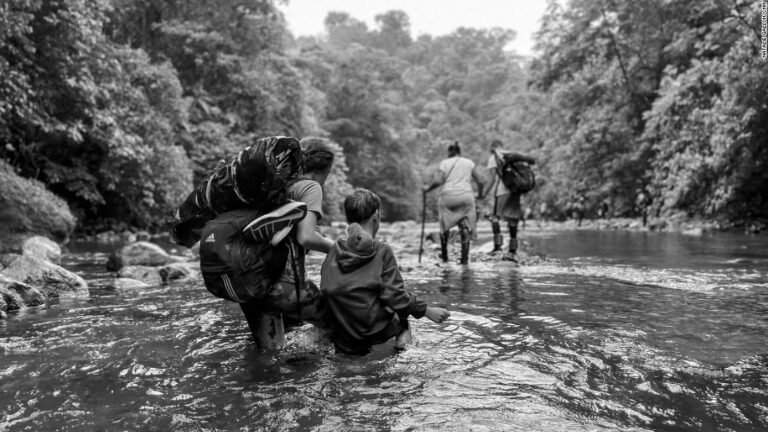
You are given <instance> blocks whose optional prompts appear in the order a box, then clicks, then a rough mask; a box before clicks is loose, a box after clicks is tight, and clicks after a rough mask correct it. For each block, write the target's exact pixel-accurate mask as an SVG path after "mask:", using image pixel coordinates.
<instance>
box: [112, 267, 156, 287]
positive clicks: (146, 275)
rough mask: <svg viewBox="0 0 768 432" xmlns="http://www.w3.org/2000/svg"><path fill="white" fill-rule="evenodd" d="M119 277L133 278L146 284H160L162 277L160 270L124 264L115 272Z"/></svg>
mask: <svg viewBox="0 0 768 432" xmlns="http://www.w3.org/2000/svg"><path fill="white" fill-rule="evenodd" d="M117 274H118V276H120V277H121V278H127V279H135V280H138V281H141V282H144V283H145V284H148V285H160V284H161V283H163V278H162V276H160V270H159V269H158V268H156V267H149V266H126V267H123V268H121V269H120V271H119V272H118V273H117Z"/></svg>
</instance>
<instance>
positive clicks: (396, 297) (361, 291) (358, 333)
mask: <svg viewBox="0 0 768 432" xmlns="http://www.w3.org/2000/svg"><path fill="white" fill-rule="evenodd" d="M380 207H381V199H380V198H379V197H378V195H376V194H375V193H373V192H371V191H369V190H367V189H358V190H356V191H355V192H354V193H353V194H352V195H350V196H348V197H347V198H346V199H345V200H344V213H345V214H346V216H347V222H349V223H350V225H349V227H348V228H347V235H346V237H344V238H341V239H339V240H338V241H337V242H336V243H335V244H334V246H333V247H332V248H331V250H330V252H328V256H327V257H326V258H325V261H324V262H323V266H322V269H321V278H320V283H321V287H322V289H323V292H324V293H325V294H326V296H327V300H328V308H329V309H330V312H331V313H330V315H331V316H332V320H331V321H332V323H333V325H332V329H333V333H332V337H331V338H332V340H333V343H334V345H335V346H336V350H337V351H338V352H341V353H345V354H356V355H365V354H367V353H368V352H370V350H371V346H373V345H376V344H380V343H384V342H386V341H387V340H389V339H391V338H392V337H395V338H396V341H395V348H398V349H402V348H405V345H406V344H407V343H408V342H409V341H410V338H411V332H410V328H409V326H408V316H409V315H410V316H413V317H414V318H417V319H418V318H421V317H423V316H426V317H427V318H429V319H430V320H432V321H434V322H436V323H441V322H443V321H444V320H445V319H446V318H448V317H449V316H450V312H448V311H447V310H446V309H443V308H439V307H433V306H428V305H427V304H426V303H425V302H424V301H423V300H419V299H418V298H417V297H416V296H415V295H414V294H412V293H410V292H408V291H406V289H405V287H404V284H403V277H402V275H400V270H399V268H398V265H397V260H396V259H395V255H394V254H393V253H392V248H390V247H389V245H387V244H385V243H381V242H379V241H378V240H376V233H377V232H378V230H379V225H380V212H379V208H380Z"/></svg>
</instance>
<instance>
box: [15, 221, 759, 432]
mask: <svg viewBox="0 0 768 432" xmlns="http://www.w3.org/2000/svg"><path fill="white" fill-rule="evenodd" d="M407 237H408V238H410V241H412V242H418V232H415V233H413V235H410V236H407ZM522 237H523V239H525V240H526V241H527V242H528V243H529V244H530V245H531V248H532V249H533V250H535V251H538V252H540V253H542V254H545V255H546V256H548V257H550V258H551V259H548V260H545V261H543V263H542V264H536V265H528V266H521V267H519V268H517V267H514V266H512V265H510V264H507V263H502V262H499V261H496V260H495V259H491V258H488V257H485V256H484V255H483V254H482V253H481V252H478V253H476V254H475V255H474V257H473V259H474V261H473V263H472V264H471V265H470V266H469V267H467V268H464V267H461V266H458V265H455V264H449V265H438V263H437V261H436V259H435V257H434V253H432V252H430V253H429V254H428V256H427V257H425V259H424V263H423V264H421V265H419V264H417V263H416V258H415V256H414V254H413V250H414V248H415V247H417V246H415V245H402V244H399V243H397V242H394V241H393V242H392V244H393V246H395V251H396V253H398V254H399V256H400V257H401V259H400V261H401V265H402V266H403V267H404V269H405V270H407V271H406V272H405V273H404V276H405V278H406V282H407V285H408V287H409V289H411V290H412V291H413V292H415V293H417V294H418V295H419V296H420V297H423V298H424V299H426V300H427V301H428V302H429V303H433V304H436V305H441V306H445V307H447V308H449V309H450V310H451V311H452V315H451V318H450V319H449V320H447V321H446V322H444V323H443V324H434V323H432V322H430V321H428V320H426V319H422V320H418V321H413V322H412V323H413V333H414V339H415V340H414V343H413V344H412V345H411V346H409V348H408V349H407V350H406V351H404V352H402V353H394V350H393V346H392V343H391V342H390V343H389V344H385V345H381V346H378V347H376V349H375V350H374V352H373V353H372V354H370V355H368V356H367V357H363V358H356V357H347V356H342V355H335V354H333V353H332V352H331V350H330V349H329V347H327V346H326V345H324V344H323V345H318V344H317V343H314V344H313V343H309V342H306V341H304V342H302V341H301V340H293V341H292V343H291V344H289V345H290V348H289V349H287V350H284V351H280V352H276V353H275V352H273V353H263V352H259V351H258V350H257V349H256V347H255V345H254V343H253V342H252V340H251V338H250V334H249V332H248V329H247V326H246V323H245V321H244V319H243V318H242V315H241V313H240V311H239V308H238V307H237V306H236V305H233V304H229V303H226V302H224V301H222V300H218V299H216V298H214V297H212V296H211V295H209V294H208V293H207V291H205V289H204V288H203V286H202V282H201V281H200V280H194V281H186V282H177V283H173V284H171V285H169V286H163V287H153V288H150V289H144V290H141V291H127V290H114V289H112V290H110V289H107V288H105V286H106V284H107V282H108V281H109V277H110V275H109V274H108V273H106V272H104V271H103V268H104V261H105V259H106V255H105V252H107V250H105V249H104V248H99V247H97V246H93V245H87V244H77V243H76V244H73V245H71V247H70V253H69V254H68V255H67V256H66V257H65V260H64V265H65V267H68V268H70V269H73V270H75V271H77V272H79V273H81V274H82V275H83V276H84V277H86V278H87V279H89V283H90V284H91V290H90V296H89V297H88V298H62V299H60V300H59V301H57V302H55V303H54V304H51V305H49V306H48V307H42V308H34V309H27V310H25V311H22V312H20V313H15V314H9V316H8V319H7V320H5V321H0V430H2V431H4V430H8V431H26V430H29V431H49V430H50V431H53V430H57V431H58V430H73V431H79V430H156V431H167V430H175V431H198V430H206V431H210V430H265V431H273V430H275V431H283V430H286V431H287V430H317V431H340V430H343V431H367V430H370V431H419V430H440V431H595V430H621V431H635V430H636V431H646V430H652V431H655V430H659V431H764V430H768V238H766V237H765V236H744V235H734V234H725V233H716V234H710V235H706V234H705V235H704V236H699V237H690V236H684V235H680V234H671V233H644V232H596V231H552V232H547V231H538V230H535V229H529V230H524V231H523V232H522ZM385 238H386V235H385ZM414 238H415V240H413V239H414ZM487 240H488V238H487V234H486V235H485V236H484V237H483V236H481V241H480V242H479V243H483V242H485V241H487ZM479 249H483V248H482V247H481V248H479ZM486 249H487V248H486ZM310 262H312V268H314V269H315V270H316V267H317V264H318V263H319V258H318V257H315V258H313V259H310ZM299 334H300V335H304V336H306V335H310V334H311V331H309V330H307V329H306V328H305V329H304V331H303V333H299Z"/></svg>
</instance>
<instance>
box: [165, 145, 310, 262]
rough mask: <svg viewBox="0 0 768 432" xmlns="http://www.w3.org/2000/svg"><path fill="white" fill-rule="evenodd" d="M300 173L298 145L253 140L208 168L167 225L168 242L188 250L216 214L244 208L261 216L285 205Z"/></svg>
mask: <svg viewBox="0 0 768 432" xmlns="http://www.w3.org/2000/svg"><path fill="white" fill-rule="evenodd" d="M303 172H304V157H303V156H302V152H301V147H300V145H299V140H298V139H296V138H294V137H284V136H275V137H267V138H260V139H258V140H256V142H255V143H254V144H253V145H250V146H248V147H246V148H244V149H243V150H242V151H240V153H238V154H237V155H236V156H234V157H231V158H229V159H228V160H226V161H223V162H222V163H220V164H219V165H218V166H216V167H215V168H213V169H212V170H211V171H210V172H209V173H208V175H206V177H205V178H204V179H203V181H201V182H200V183H199V184H198V185H197V187H195V189H194V190H193V191H192V193H190V194H189V195H188V196H187V198H186V199H185V200H184V202H182V203H181V205H180V206H179V208H178V209H177V210H176V215H175V216H174V218H173V220H172V221H171V223H170V231H171V238H172V240H173V241H174V242H175V243H177V244H179V245H182V246H186V247H191V246H192V245H194V244H195V243H196V242H197V241H198V240H200V237H201V232H202V230H203V228H204V227H205V225H206V223H207V222H208V221H210V220H211V219H214V218H215V217H216V215H218V214H221V213H224V212H227V211H231V210H235V209H238V208H246V207H247V208H251V209H254V210H259V211H261V212H262V213H266V212H268V211H270V210H272V209H274V208H276V207H278V206H280V205H282V204H285V203H286V202H287V197H286V194H287V187H288V185H289V184H290V183H291V182H292V181H294V180H295V179H297V178H298V177H300V176H301V175H302V174H303Z"/></svg>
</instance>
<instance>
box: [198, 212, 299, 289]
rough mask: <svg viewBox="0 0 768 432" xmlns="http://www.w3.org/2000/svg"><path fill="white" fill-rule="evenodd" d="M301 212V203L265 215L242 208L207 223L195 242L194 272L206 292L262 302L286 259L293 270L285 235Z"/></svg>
mask: <svg viewBox="0 0 768 432" xmlns="http://www.w3.org/2000/svg"><path fill="white" fill-rule="evenodd" d="M306 214H307V205H306V204H304V203H300V202H295V201H292V202H290V203H289V204H286V205H284V206H282V207H280V208H279V209H277V210H275V211H273V212H270V213H266V214H265V213H264V212H263V211H261V210H257V209H253V208H246V209H238V210H233V211H229V212H225V213H222V214H221V215H219V216H217V217H216V218H214V219H212V220H210V221H208V222H207V223H206V224H205V226H204V228H203V230H202V232H201V234H202V239H201V240H200V270H201V271H202V274H203V280H204V282H205V287H206V289H208V291H209V292H210V293H211V294H213V295H215V296H216V297H220V298H223V299H225V300H229V301H234V302H238V303H246V302H250V301H253V300H259V299H261V298H263V297H264V295H265V294H266V293H267V292H268V290H269V289H270V288H271V287H272V285H273V284H274V283H275V282H276V281H277V280H278V278H279V277H280V275H281V274H282V273H283V270H284V269H285V267H286V264H287V262H288V259H293V260H294V266H293V267H294V269H296V265H298V264H297V263H296V260H297V258H298V257H297V251H296V249H297V248H296V246H295V244H294V241H293V239H292V238H291V237H287V233H288V232H289V231H290V230H291V229H292V228H293V226H294V225H295V224H297V223H298V222H299V221H301V220H302V219H303V218H304V216H306ZM295 271H297V270H295Z"/></svg>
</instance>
